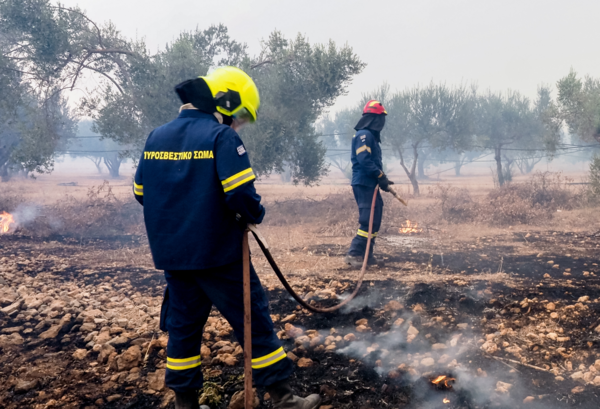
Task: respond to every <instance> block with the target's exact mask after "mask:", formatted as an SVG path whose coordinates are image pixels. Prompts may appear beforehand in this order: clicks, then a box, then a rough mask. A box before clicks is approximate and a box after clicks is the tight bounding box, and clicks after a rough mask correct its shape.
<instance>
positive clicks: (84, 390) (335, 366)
mask: <svg viewBox="0 0 600 409" xmlns="http://www.w3.org/2000/svg"><path fill="white" fill-rule="evenodd" d="M396 239H399V236H391V237H390V240H382V239H380V240H379V241H380V242H379V243H378V247H377V251H378V252H379V253H380V254H383V255H384V256H385V258H386V259H387V260H386V262H387V264H386V266H385V267H383V268H381V269H374V270H372V271H370V274H369V277H368V280H367V281H366V282H365V284H364V287H363V288H362V290H361V292H360V293H359V295H358V297H357V300H356V301H354V302H353V303H351V304H350V307H349V308H347V309H344V310H343V311H342V312H341V313H337V314H327V315H316V314H311V313H309V312H308V311H303V310H302V309H299V308H298V307H297V305H296V303H295V302H294V301H293V300H292V299H291V298H290V297H289V296H288V295H287V294H286V293H285V292H283V290H281V287H280V286H277V285H276V284H275V283H273V282H272V279H271V278H269V279H266V280H265V282H266V287H267V288H268V293H269V298H270V300H271V308H272V312H273V313H274V314H276V315H277V316H276V317H274V318H275V325H276V327H277V329H278V330H279V331H281V333H280V334H281V336H282V338H283V342H284V345H285V348H286V350H287V351H292V352H293V354H294V355H296V357H298V358H308V359H310V360H312V366H309V367H298V368H297V369H296V372H295V374H294V375H293V378H292V383H293V386H294V388H295V389H296V390H297V391H298V392H302V393H314V392H320V393H321V394H322V396H323V397H324V403H323V405H325V406H326V405H330V407H332V408H365V409H366V408H384V407H390V408H442V407H444V408H452V409H453V408H509V407H510V408H512V407H531V408H571V407H574V408H575V407H576V408H595V407H598V406H600V397H599V396H598V394H599V393H600V378H598V379H596V375H600V362H599V363H598V364H596V360H598V359H600V333H599V332H597V331H596V328H597V327H598V326H599V325H600V316H599V315H598V310H600V268H599V266H598V263H599V262H600V261H599V258H600V257H599V254H600V236H598V235H595V234H593V233H592V232H589V233H587V234H582V233H565V232H554V231H538V232H533V231H532V232H529V233H520V232H511V231H504V232H503V233H501V234H498V235H495V236H494V237H478V238H475V239H470V240H463V241H461V242H455V241H453V240H451V239H450V238H445V239H443V240H442V239H439V238H435V237H430V236H415V237H413V238H408V239H406V238H401V240H396ZM327 240H328V239H327V238H325V239H323V238H321V239H320V241H321V242H320V243H319V244H316V245H313V246H312V247H309V248H306V247H305V248H292V249H291V250H290V252H291V253H293V254H298V253H306V252H310V253H311V254H314V255H316V256H318V255H325V254H326V255H327V256H328V257H341V256H343V251H342V250H340V249H339V246H337V245H336V244H335V243H334V242H331V243H328V242H327ZM144 246H145V243H144V239H143V238H139V237H135V236H122V237H118V238H102V237H98V238H95V239H85V240H84V239H81V238H76V237H64V236H55V237H45V238H35V237H31V236H25V235H18V234H15V235H5V236H1V237H0V277H1V279H0V284H2V286H3V287H4V288H6V287H10V288H12V289H14V290H15V291H17V290H18V288H19V287H20V286H23V285H26V286H30V287H35V286H39V287H40V288H53V287H56V288H59V290H57V291H56V292H55V294H54V295H55V298H57V299H60V297H61V296H62V295H61V294H75V293H77V291H78V290H77V289H80V291H88V292H90V290H89V289H92V292H93V289H95V288H101V287H102V286H103V285H105V284H106V283H113V284H114V285H113V288H115V291H116V292H118V293H119V294H121V296H126V297H128V298H129V299H131V300H132V301H133V305H134V307H133V309H136V308H138V306H139V305H142V304H143V305H144V306H147V307H148V308H147V309H143V310H144V311H146V312H147V314H146V315H147V317H146V320H145V321H144V322H145V325H146V326H145V327H142V326H140V325H141V324H139V323H138V322H137V321H135V322H134V319H133V318H129V321H130V322H129V324H128V325H129V326H128V327H127V328H125V331H126V332H123V334H127V336H126V338H127V340H126V341H125V342H124V343H123V344H121V345H119V347H118V348H117V353H122V351H124V350H126V349H127V348H129V347H130V346H132V345H140V346H141V347H143V348H142V350H143V352H146V351H147V352H148V358H147V359H146V361H145V363H142V364H140V365H139V376H138V377H137V378H136V377H133V378H135V379H130V378H129V377H128V378H127V379H125V376H119V373H122V372H119V371H116V370H114V368H113V369H111V368H110V363H109V364H108V367H107V365H106V364H103V363H98V362H97V356H98V351H93V350H90V351H89V352H88V354H87V355H86V357H85V358H84V359H75V358H73V357H72V355H73V353H74V352H75V351H76V350H78V349H86V348H87V349H90V347H89V346H87V345H86V344H87V342H86V341H85V338H86V337H85V335H86V334H81V333H80V332H81V331H80V327H81V322H78V321H77V320H75V319H73V320H72V321H71V322H70V323H69V324H67V325H66V326H65V327H64V328H62V330H61V332H60V335H58V336H57V337H56V338H52V339H46V338H44V339H42V338H41V337H40V334H41V333H42V332H43V331H45V330H47V329H48V327H49V326H51V325H54V324H56V322H57V320H58V319H60V315H55V314H51V313H49V314H45V313H43V312H42V311H41V310H43V307H39V308H38V310H39V315H36V313H31V314H29V315H28V314H27V311H28V310H27V309H26V308H25V307H21V308H22V310H21V312H20V313H18V314H13V315H6V314H4V315H2V316H1V317H0V319H1V325H0V328H1V329H2V333H3V334H11V332H10V331H11V330H10V329H12V328H17V327H23V328H24V329H23V330H21V331H20V333H21V335H22V342H21V343H19V342H16V343H10V342H6V340H3V342H0V347H1V348H2V349H1V351H0V354H1V358H0V359H1V361H2V365H1V366H0V374H1V376H0V407H6V408H27V407H32V408H38V407H39V408H42V407H43V408H45V407H53V406H64V407H67V408H70V407H73V408H85V407H88V408H92V407H106V408H146V407H159V406H164V407H171V406H172V403H169V400H168V399H166V398H165V397H166V396H168V394H167V393H166V391H165V390H153V389H152V388H150V387H149V386H148V384H149V381H148V380H147V379H149V378H148V374H152V373H154V372H155V371H156V370H158V369H160V368H164V350H163V349H161V348H160V346H157V347H153V346H154V341H152V340H153V339H155V338H158V337H159V336H160V335H161V334H160V333H159V332H158V331H157V329H156V326H155V321H156V319H155V318H156V312H155V311H156V309H157V308H158V306H159V305H160V299H161V296H162V291H163V288H164V279H163V278H162V274H161V272H159V271H156V270H153V269H151V268H146V267H137V266H134V265H127V264H126V263H111V262H110V261H108V260H102V259H100V260H99V261H97V262H93V259H90V258H89V257H88V256H89V254H86V252H88V251H89V249H90V248H93V249H94V252H96V253H98V254H103V252H106V253H107V254H108V253H110V252H113V251H117V250H118V251H132V252H134V251H137V250H139V249H140V248H143V247H144ZM332 249H333V250H332ZM442 257H443V262H442ZM255 259H256V260H257V262H260V260H261V257H260V256H259V255H257V254H255ZM283 260H284V261H285V256H283ZM284 271H286V268H284ZM352 274H354V273H352V272H350V271H348V270H345V269H344V268H340V269H338V271H337V274H335V275H334V279H332V277H331V275H326V274H323V276H311V277H303V276H302V275H301V274H300V273H295V274H291V277H292V282H293V284H294V286H295V288H297V289H298V291H299V292H300V293H301V294H303V295H305V296H307V297H308V298H312V299H313V302H316V303H318V304H321V305H331V304H334V303H336V302H338V301H337V300H335V298H336V294H337V295H342V294H344V293H345V292H347V291H351V290H352V288H353V285H354V282H353V280H352V277H353V275H352ZM124 278H126V279H127V280H129V283H130V285H129V286H128V287H123V288H121V290H116V288H118V286H117V285H116V284H115V283H119V282H120V281H121V280H123V279H124ZM63 287H64V290H62V291H61V290H60V289H63ZM324 290H326V291H325V292H324ZM102 291H104V294H108V295H105V296H104V298H103V292H102ZM102 291H100V290H98V291H97V292H96V293H92V294H91V295H90V296H89V297H88V298H86V300H87V299H91V300H92V301H90V302H89V304H88V305H89V307H86V308H99V309H102V308H105V309H106V310H107V311H109V310H111V308H113V307H114V308H115V310H114V311H117V312H118V313H119V314H121V313H122V311H125V309H122V310H120V309H118V308H120V305H119V304H118V302H117V301H111V300H112V298H110V297H109V296H111V295H112V294H113V293H109V290H102ZM94 300H97V301H94ZM391 301H396V302H397V304H390V302H391ZM46 302H49V301H46ZM6 305H8V304H7V302H4V303H3V304H2V306H3V307H4V306H6ZM69 305H71V304H69ZM75 305H76V304H75ZM78 308H79V309H78ZM130 309H131V308H130ZM29 310H31V309H29ZM81 310H85V308H84V307H77V306H75V307H72V306H70V307H65V308H64V311H62V313H71V314H72V315H73V317H75V316H76V315H77V314H78V313H79V314H81ZM136 311H137V310H136ZM123 313H124V312H123ZM136 314H138V315H140V314H141V316H142V318H143V317H144V313H139V311H138V312H136ZM215 314H216V313H215ZM290 314H295V318H292V319H290V320H289V322H287V326H286V324H285V323H283V322H282V321H283V320H284V318H285V317H289V315H290ZM53 315H54V316H53ZM106 316H107V317H109V320H110V319H112V320H116V319H117V316H114V317H112V318H110V316H109V315H106ZM215 316H216V315H215ZM363 319H366V322H365V323H364V327H363V328H361V327H360V326H359V325H360V324H358V323H357V321H359V320H363ZM140 322H142V321H140ZM42 324H44V325H42ZM102 325H104V324H101V323H100V324H98V329H100V327H101V326H102ZM114 326H115V324H113V327H114ZM113 327H111V328H113ZM294 328H297V329H299V330H300V331H301V332H302V335H301V336H298V334H297V333H295V334H294ZM27 329H31V330H32V331H28V332H25V331H26V330H27ZM413 329H414V330H416V331H417V334H414V330H413ZM411 333H413V334H414V336H411V335H410V334H411ZM305 335H308V339H307V338H306V337H305V338H302V336H305ZM350 335H352V336H350ZM328 336H331V337H332V338H335V337H341V338H337V339H336V340H333V341H331V340H330V341H329V342H330V343H329V345H331V342H333V343H334V345H335V348H333V349H330V350H326V349H325V344H327V342H328V341H327V337H328ZM219 341H234V339H233V338H232V335H231V334H228V335H227V334H226V335H223V336H218V337H217V336H214V337H213V338H211V339H210V340H207V345H208V346H211V345H214V344H215V343H216V342H219ZM204 361H205V360H204V359H203V363H204ZM594 364H596V366H598V368H596V366H595V365H594ZM203 366H204V371H205V374H206V377H207V381H208V382H209V383H208V385H210V386H211V388H214V390H215V391H216V395H218V396H219V397H220V399H221V402H220V403H213V405H212V406H211V407H215V408H216V407H218V408H225V407H227V402H228V401H229V399H230V397H231V396H232V395H233V393H234V392H235V391H237V390H240V389H241V388H242V387H243V380H242V378H241V375H242V368H241V364H240V363H238V364H237V365H233V366H228V365H225V364H223V363H221V362H219V361H218V360H216V361H215V359H214V354H213V358H212V359H211V358H208V359H206V364H204V365H203ZM596 372H598V373H596ZM440 375H446V376H448V377H449V378H454V379H455V380H454V381H452V382H449V384H448V387H446V386H444V385H443V383H442V384H438V385H437V386H436V385H434V384H432V383H431V380H432V379H435V378H436V377H437V376H440ZM115 376H116V378H115ZM19 381H35V386H34V387H32V388H30V389H27V388H25V389H27V390H25V391H23V390H17V389H18V388H17V386H18V382H19ZM499 382H500V383H499ZM502 382H503V383H506V384H508V385H509V386H503V385H502V384H501V383H502ZM259 397H260V398H261V405H262V406H261V407H270V404H269V402H268V401H265V400H264V399H263V391H259ZM443 399H447V400H448V401H449V402H448V403H444V402H443ZM216 400H218V399H216Z"/></svg>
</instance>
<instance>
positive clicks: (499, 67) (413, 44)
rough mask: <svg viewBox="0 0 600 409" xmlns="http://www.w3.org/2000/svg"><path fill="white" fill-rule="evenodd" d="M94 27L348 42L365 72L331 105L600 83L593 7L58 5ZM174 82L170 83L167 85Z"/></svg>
mask: <svg viewBox="0 0 600 409" xmlns="http://www.w3.org/2000/svg"><path fill="white" fill-rule="evenodd" d="M61 2H62V3H63V4H65V5H67V6H74V5H79V7H81V8H82V9H84V10H86V11H87V12H88V15H89V17H91V18H92V19H93V20H95V21H96V22H104V21H107V20H111V21H113V22H114V23H115V24H116V26H117V28H118V29H119V30H121V32H122V33H123V34H124V35H125V36H127V37H138V38H141V37H143V38H145V40H146V43H147V44H148V46H149V47H150V49H151V50H157V49H158V48H162V47H164V45H165V44H166V43H167V42H169V41H172V40H173V39H175V38H176V36H177V35H178V33H179V32H181V31H183V30H194V29H195V28H196V27H199V28H200V29H204V28H207V27H208V26H210V25H211V24H218V23H223V24H225V25H226V26H227V27H228V28H229V30H230V35H231V37H232V38H233V39H236V40H237V41H240V42H245V43H247V44H248V46H249V49H250V52H251V54H258V52H259V51H260V40H261V39H264V38H267V37H268V35H269V33H271V32H272V31H273V30H275V29H278V30H280V31H282V32H283V33H284V34H285V35H286V36H287V37H288V38H289V37H295V36H296V34H297V33H298V32H300V33H303V34H305V35H306V36H307V37H308V38H309V39H310V41H311V42H313V43H326V42H327V41H328V40H329V39H332V40H334V41H335V42H336V43H337V44H339V45H341V44H344V43H348V44H349V45H350V46H351V47H352V48H353V49H354V51H355V52H356V53H357V54H358V55H359V57H360V58H361V59H362V60H363V61H365V62H366V63H367V64H368V65H367V67H366V68H365V70H364V71H363V73H362V74H360V75H358V76H357V77H356V78H355V80H354V82H353V84H352V85H351V86H350V87H349V93H348V95H347V96H345V97H342V98H340V99H339V100H338V102H337V104H336V106H335V108H334V110H335V109H337V108H342V107H345V106H348V105H350V104H353V103H355V102H356V101H357V100H358V99H359V98H360V97H361V94H362V93H366V92H369V91H371V90H373V89H375V88H376V87H378V86H379V85H381V84H382V83H383V82H384V81H387V82H388V83H389V84H390V85H391V87H392V89H393V90H395V89H403V88H405V87H412V86H415V85H417V84H426V83H429V82H430V81H432V80H433V81H434V82H446V83H447V84H449V85H451V84H455V83H460V82H465V83H468V82H475V83H477V84H478V85H479V88H480V89H487V88H491V89H493V90H506V89H508V88H511V89H516V90H519V91H521V92H523V93H524V94H525V95H527V96H529V97H531V98H534V97H535V93H536V89H537V86H538V85H539V84H541V83H544V84H550V85H554V84H555V83H556V81H557V80H558V79H559V78H561V77H562V76H564V75H566V74H567V73H568V72H569V70H570V68H571V67H573V68H574V69H575V70H576V71H577V72H578V73H579V74H581V75H583V74H590V75H593V76H596V77H597V76H600V70H599V68H600V53H599V52H598V50H597V43H598V37H599V34H598V16H600V1H596V0H588V1H578V0H571V1H566V0H565V1H563V0H543V1H542V0H535V1H534V0H530V1H527V0H502V1H499V0H478V1H476V0H427V1H423V0H412V1H389V0H387V1H386V0H379V1H365V0H361V1H355V0H344V1H342V0H329V1H328V0H320V1H316V0H299V1H293V2H292V1H275V0H254V1H250V0H244V1H241V0H229V1H216V0H213V1H193V0H186V1H183V0H169V1H167V0H62V1H61ZM173 85H175V84H173Z"/></svg>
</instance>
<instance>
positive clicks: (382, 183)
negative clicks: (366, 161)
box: [378, 174, 394, 192]
mask: <svg viewBox="0 0 600 409" xmlns="http://www.w3.org/2000/svg"><path fill="white" fill-rule="evenodd" d="M378 181H379V187H380V188H381V190H383V191H384V192H389V191H390V189H389V186H390V185H393V184H394V182H392V181H391V180H389V179H388V178H387V176H386V175H385V174H384V175H383V176H381V177H380V178H379V180H378Z"/></svg>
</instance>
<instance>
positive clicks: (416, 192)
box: [397, 146, 420, 196]
mask: <svg viewBox="0 0 600 409" xmlns="http://www.w3.org/2000/svg"><path fill="white" fill-rule="evenodd" d="M397 150H398V156H400V165H401V166H402V169H404V172H405V173H406V176H408V179H409V180H410V183H411V184H412V187H413V194H414V195H415V196H419V194H420V191H419V181H418V180H417V174H416V173H417V172H416V171H417V161H418V160H419V151H418V146H413V156H414V158H413V163H412V165H411V167H410V170H409V169H408V168H407V167H406V165H405V164H404V156H403V155H402V150H401V149H399V148H398V149H397Z"/></svg>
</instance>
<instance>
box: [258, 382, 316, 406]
mask: <svg viewBox="0 0 600 409" xmlns="http://www.w3.org/2000/svg"><path fill="white" fill-rule="evenodd" d="M266 389H267V392H268V393H269V395H271V401H272V402H273V408H276V409H317V408H318V407H319V404H320V403H321V397H320V396H319V395H316V394H314V395H310V396H308V397H307V398H300V397H298V396H295V395H294V391H292V387H291V386H290V382H289V381H288V380H287V379H285V380H283V381H279V382H275V383H274V384H272V385H269V386H267V388H266Z"/></svg>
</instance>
